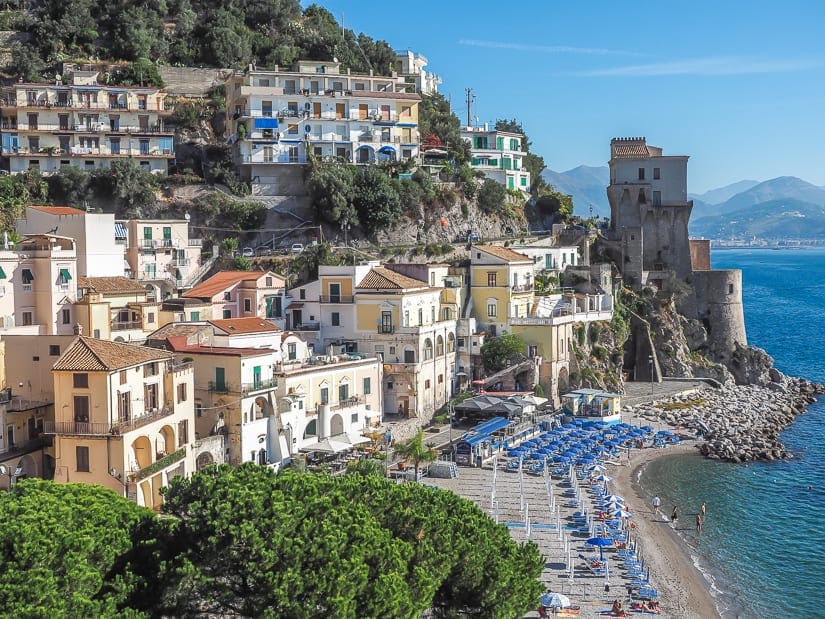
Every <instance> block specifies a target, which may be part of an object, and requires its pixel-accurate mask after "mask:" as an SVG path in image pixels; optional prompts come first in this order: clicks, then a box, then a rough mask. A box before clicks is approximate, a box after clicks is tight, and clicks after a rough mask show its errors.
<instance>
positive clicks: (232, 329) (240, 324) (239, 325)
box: [209, 317, 280, 335]
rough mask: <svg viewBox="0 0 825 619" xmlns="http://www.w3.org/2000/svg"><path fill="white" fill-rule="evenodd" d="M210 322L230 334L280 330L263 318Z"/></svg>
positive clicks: (227, 319) (225, 319)
mask: <svg viewBox="0 0 825 619" xmlns="http://www.w3.org/2000/svg"><path fill="white" fill-rule="evenodd" d="M209 324H211V325H214V326H215V327H217V328H218V329H220V330H221V331H224V332H226V333H228V334H230V335H233V334H240V333H263V332H272V333H275V332H277V331H280V329H279V328H278V327H276V326H275V325H273V324H272V323H271V322H269V321H267V320H264V319H263V318H255V317H252V318H224V319H219V320H210V321H209Z"/></svg>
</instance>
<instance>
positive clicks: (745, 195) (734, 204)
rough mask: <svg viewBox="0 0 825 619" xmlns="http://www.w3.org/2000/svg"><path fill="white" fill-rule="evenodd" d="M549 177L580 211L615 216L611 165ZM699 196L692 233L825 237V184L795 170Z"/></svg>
mask: <svg viewBox="0 0 825 619" xmlns="http://www.w3.org/2000/svg"><path fill="white" fill-rule="evenodd" d="M542 176H543V177H544V179H545V180H546V181H547V182H548V183H550V184H552V185H554V186H555V187H556V189H558V190H559V191H561V192H563V193H567V194H570V195H572V196H573V212H574V213H575V214H576V215H579V216H580V217H589V216H590V208H591V206H592V209H593V215H595V216H598V217H609V216H610V204H609V203H608V201H607V192H606V187H607V185H608V183H609V182H610V170H609V168H608V167H607V166H601V167H591V166H579V167H577V168H573V169H572V170H568V171H567V172H554V171H553V170H545V171H544V172H543V173H542ZM689 197H690V198H691V199H692V200H693V211H692V213H691V217H690V234H691V236H692V237H704V238H710V239H729V238H732V237H733V238H751V237H756V238H759V239H764V240H784V239H789V238H791V239H800V238H806V239H813V238H820V237H821V238H825V187H817V186H816V185H812V184H811V183H808V182H807V181H804V180H802V179H800V178H797V177H795V176H780V177H778V178H773V179H771V180H768V181H764V182H759V181H754V180H742V181H738V182H736V183H732V184H730V185H726V186H724V187H719V188H718V189H712V190H710V191H706V192H705V193H702V194H689Z"/></svg>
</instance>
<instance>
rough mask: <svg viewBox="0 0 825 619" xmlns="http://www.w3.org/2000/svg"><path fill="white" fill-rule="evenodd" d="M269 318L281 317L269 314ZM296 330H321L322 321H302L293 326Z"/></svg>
mask: <svg viewBox="0 0 825 619" xmlns="http://www.w3.org/2000/svg"><path fill="white" fill-rule="evenodd" d="M267 318H280V317H279V316H267ZM292 330H294V331H320V330H321V323H319V322H302V323H300V324H297V325H295V326H293V327H292Z"/></svg>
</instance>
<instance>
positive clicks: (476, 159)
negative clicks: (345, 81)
mask: <svg viewBox="0 0 825 619" xmlns="http://www.w3.org/2000/svg"><path fill="white" fill-rule="evenodd" d="M478 162H479V160H478V158H476V157H473V165H478ZM4 277H5V276H4Z"/></svg>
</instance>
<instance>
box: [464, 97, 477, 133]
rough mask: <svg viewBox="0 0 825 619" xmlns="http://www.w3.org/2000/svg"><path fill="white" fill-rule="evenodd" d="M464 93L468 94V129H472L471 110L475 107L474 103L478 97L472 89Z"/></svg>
mask: <svg viewBox="0 0 825 619" xmlns="http://www.w3.org/2000/svg"><path fill="white" fill-rule="evenodd" d="M464 92H466V93H467V127H472V126H473V123H472V116H471V111H470V110H471V108H472V105H473V101H475V100H476V96H475V95H474V94H473V89H472V88H465V89H464Z"/></svg>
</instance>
